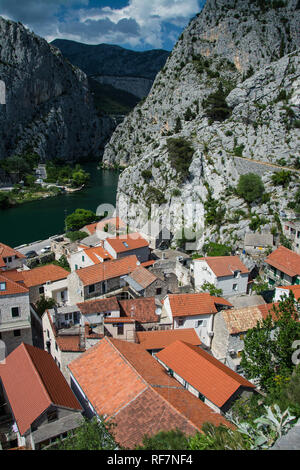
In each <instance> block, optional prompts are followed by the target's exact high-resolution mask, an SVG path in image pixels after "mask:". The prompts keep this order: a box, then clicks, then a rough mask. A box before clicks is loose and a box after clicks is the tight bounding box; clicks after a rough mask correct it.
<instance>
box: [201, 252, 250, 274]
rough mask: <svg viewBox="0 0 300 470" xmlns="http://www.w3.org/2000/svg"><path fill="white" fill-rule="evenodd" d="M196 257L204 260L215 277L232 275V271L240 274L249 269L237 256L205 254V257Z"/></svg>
mask: <svg viewBox="0 0 300 470" xmlns="http://www.w3.org/2000/svg"><path fill="white" fill-rule="evenodd" d="M197 259H199V260H202V261H206V263H207V264H208V266H209V267H210V269H211V270H212V271H213V273H214V274H215V275H216V276H217V277H224V276H232V274H233V273H234V271H240V272H241V273H242V274H248V273H249V270H248V269H247V268H246V266H245V265H244V264H243V263H242V262H241V260H240V258H239V257H238V256H207V257H206V258H197ZM195 261H197V260H195Z"/></svg>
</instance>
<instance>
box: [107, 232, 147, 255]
mask: <svg viewBox="0 0 300 470" xmlns="http://www.w3.org/2000/svg"><path fill="white" fill-rule="evenodd" d="M106 242H107V243H109V244H110V246H111V247H112V248H113V249H114V250H115V252H116V253H125V252H126V251H131V250H136V249H138V248H144V247H147V246H149V243H148V242H147V240H145V238H143V237H142V235H141V234H140V233H129V234H126V235H120V236H118V237H112V238H107V239H106Z"/></svg>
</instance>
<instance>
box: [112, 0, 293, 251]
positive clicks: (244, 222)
mask: <svg viewBox="0 0 300 470" xmlns="http://www.w3.org/2000/svg"><path fill="white" fill-rule="evenodd" d="M265 5H268V7H266V6H265ZM299 24H300V4H299V2H298V0H289V1H285V2H283V1H270V2H264V1H260V0H207V2H206V5H205V7H204V9H203V10H202V12H201V13H200V14H199V15H197V17H196V18H194V19H193V20H192V21H191V23H190V24H189V26H188V27H187V29H186V30H185V31H184V32H183V34H182V36H181V37H180V39H179V41H178V43H177V44H176V46H175V48H174V50H173V52H172V54H171V56H170V58H169V59H168V61H167V64H166V66H165V68H164V69H163V70H162V71H161V73H159V74H158V76H157V78H156V80H155V82H154V85H153V87H152V89H151V92H150V94H149V96H148V98H147V100H146V101H145V102H144V103H143V104H142V105H138V106H137V108H136V109H135V110H134V112H132V113H131V114H130V115H129V116H128V117H127V119H126V120H125V121H124V122H123V123H122V124H121V125H120V126H119V127H118V128H117V129H116V131H115V133H114V134H113V137H112V139H111V141H110V142H109V144H108V145H107V146H106V149H105V153H104V163H105V164H107V165H114V164H120V165H123V166H127V169H126V170H125V171H124V172H123V173H122V175H121V178H120V183H119V190H118V200H119V206H120V211H121V216H123V217H124V218H126V217H127V218H128V220H129V221H130V222H131V223H132V224H133V225H134V226H135V227H136V228H140V227H141V225H143V224H144V223H145V222H147V219H148V217H149V216H148V215H136V214H137V209H136V207H135V206H134V204H136V206H137V207H138V208H139V209H141V208H142V207H145V208H148V207H149V206H150V205H151V203H153V202H155V203H157V204H160V205H161V208H160V214H161V216H160V217H161V219H162V220H165V219H166V217H167V216H169V215H170V214H171V216H172V217H173V221H172V223H171V225H172V227H171V228H172V229H173V232H174V231H175V232H176V230H178V229H179V227H180V224H181V222H182V221H183V224H184V226H185V227H189V228H193V226H195V221H196V224H197V223H198V222H199V221H200V230H199V233H201V234H202V237H200V238H199V237H198V238H199V244H198V245H199V246H200V245H201V243H203V242H204V241H205V239H209V240H216V241H222V242H228V243H229V242H232V240H237V239H242V238H243V236H244V233H245V231H248V230H249V227H252V228H253V227H255V225H256V226H258V228H259V229H263V230H265V229H270V228H271V227H272V226H273V224H274V223H275V222H276V220H275V219H276V217H275V214H278V213H279V212H280V210H284V209H286V206H287V204H288V202H289V201H290V200H292V199H293V197H294V194H295V192H296V190H297V187H298V185H299V178H298V175H299V173H298V172H297V171H296V169H293V167H294V166H295V161H296V160H297V158H298V157H299V137H300V131H299V122H300V121H299V118H300V107H299V105H300V64H299V45H300V28H299ZM172 138H173V139H174V138H175V139H178V138H179V139H181V142H183V143H185V144H186V161H187V162H188V166H189V168H188V171H185V170H184V171H182V167H183V165H182V162H181V163H180V164H178V162H177V163H176V164H175V165H174V161H173V163H172V158H171V146H172V141H171V140H170V139H172ZM188 145H189V146H190V148H191V150H189V147H188ZM191 153H192V158H191V157H190V156H189V154H191ZM256 162H258V163H256ZM259 162H265V164H264V165H262V164H259ZM266 163H268V164H269V165H273V164H277V165H279V166H278V167H273V166H268V165H266ZM280 165H286V166H288V167H291V168H292V170H291V174H292V176H291V181H290V186H289V187H283V186H278V185H277V186H274V182H273V180H272V173H273V172H275V171H280V170H281V169H282V168H280ZM249 172H254V173H258V174H260V175H262V176H263V181H264V184H265V189H266V195H265V197H264V199H263V201H260V203H259V204H254V203H253V204H252V205H250V206H247V205H246V204H245V201H244V200H243V199H240V198H238V197H237V196H236V193H235V191H234V188H236V186H237V183H238V179H239V176H240V175H241V174H243V173H249ZM174 202H175V203H176V208H175V209H174V210H173V206H174ZM187 203H188V204H189V206H190V208H189V210H184V211H180V210H178V205H182V204H187ZM128 208H129V209H128ZM127 210H128V211H129V212H128V214H126V211H127ZM257 218H259V221H258V222H257ZM156 219H157V216H156ZM198 235H199V234H198Z"/></svg>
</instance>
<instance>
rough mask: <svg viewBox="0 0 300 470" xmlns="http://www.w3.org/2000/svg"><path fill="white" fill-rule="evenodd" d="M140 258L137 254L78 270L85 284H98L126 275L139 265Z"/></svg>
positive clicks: (77, 272)
mask: <svg viewBox="0 0 300 470" xmlns="http://www.w3.org/2000/svg"><path fill="white" fill-rule="evenodd" d="M137 263H138V259H137V257H136V256H135V255H132V256H127V257H126V258H121V259H116V260H112V261H106V262H105V263H100V264H96V265H93V266H88V267H87V268H82V269H79V270H77V271H75V272H76V274H77V275H78V277H79V278H80V279H81V281H82V283H83V285H84V286H88V285H91V284H96V283H97V282H101V281H104V280H107V279H113V278H115V277H120V276H125V275H126V274H129V273H131V272H132V271H134V270H135V268H136V267H137Z"/></svg>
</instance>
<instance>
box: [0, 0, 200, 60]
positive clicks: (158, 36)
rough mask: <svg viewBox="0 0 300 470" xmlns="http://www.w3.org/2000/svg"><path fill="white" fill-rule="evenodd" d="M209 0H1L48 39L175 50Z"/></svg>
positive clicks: (4, 9) (7, 11) (11, 15)
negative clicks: (185, 30) (181, 36)
mask: <svg viewBox="0 0 300 470" xmlns="http://www.w3.org/2000/svg"><path fill="white" fill-rule="evenodd" d="M204 3H205V0H0V16H3V17H4V18H7V19H11V20H14V21H21V22H22V23H23V24H24V25H25V26H26V27H28V28H30V29H31V30H32V31H34V32H35V33H36V34H38V35H40V36H42V37H44V38H45V39H47V40H48V41H52V40H53V39H57V38H61V39H71V40H73V41H78V42H83V43H86V44H100V43H107V44H118V45H120V46H122V47H127V48H129V49H133V50H138V51H141V50H149V49H166V50H171V49H172V48H173V46H174V44H175V43H176V41H177V39H178V37H179V36H180V34H181V32H182V30H183V29H184V28H185V27H186V26H187V24H188V23H189V21H190V19H191V18H192V17H194V16H195V15H196V14H197V13H199V11H200V10H201V8H202V6H203V4H204Z"/></svg>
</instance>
